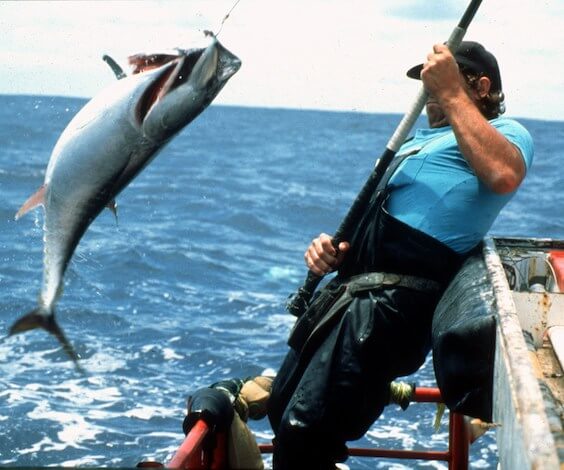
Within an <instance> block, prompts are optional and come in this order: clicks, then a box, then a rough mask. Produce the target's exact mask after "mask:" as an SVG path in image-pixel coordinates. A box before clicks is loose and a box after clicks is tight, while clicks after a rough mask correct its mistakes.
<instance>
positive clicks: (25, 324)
mask: <svg viewBox="0 0 564 470" xmlns="http://www.w3.org/2000/svg"><path fill="white" fill-rule="evenodd" d="M36 328H42V329H44V330H45V331H47V332H49V333H51V334H52V335H53V336H54V337H55V338H57V340H58V341H59V343H60V344H61V346H62V348H63V351H64V352H65V353H66V354H67V356H68V357H69V359H70V360H71V361H73V363H74V365H75V367H76V369H77V370H78V371H80V372H84V370H83V369H82V367H81V366H80V364H79V362H78V361H79V359H80V358H79V356H78V354H77V353H76V351H75V350H74V348H73V346H72V344H71V343H70V342H69V340H68V339H67V337H66V336H65V333H64V332H63V330H62V329H61V327H60V326H59V325H58V324H57V321H56V320H55V312H54V311H52V310H47V309H46V308H45V307H37V308H36V309H34V310H32V311H31V312H29V313H26V314H25V315H24V316H22V317H20V318H19V319H18V320H16V321H15V322H14V323H13V324H12V326H11V327H10V330H9V332H8V335H9V336H13V335H16V334H18V333H24V332H26V331H30V330H35V329H36Z"/></svg>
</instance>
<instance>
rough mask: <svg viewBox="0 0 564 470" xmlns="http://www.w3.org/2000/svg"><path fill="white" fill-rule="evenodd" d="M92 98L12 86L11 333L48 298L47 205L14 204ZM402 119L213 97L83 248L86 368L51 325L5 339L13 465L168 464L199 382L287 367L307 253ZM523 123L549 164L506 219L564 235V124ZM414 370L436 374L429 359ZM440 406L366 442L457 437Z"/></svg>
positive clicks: (3, 207)
mask: <svg viewBox="0 0 564 470" xmlns="http://www.w3.org/2000/svg"><path fill="white" fill-rule="evenodd" d="M84 102H85V101H84V100H80V99H69V98H51V97H26V96H0V105H1V106H0V143H1V147H0V191H1V192H0V194H1V196H2V197H1V199H0V260H1V269H0V291H1V292H2V296H1V297H0V337H3V336H4V335H5V333H6V331H7V329H8V328H9V325H10V324H11V323H12V322H13V321H14V320H15V319H16V318H17V317H18V316H20V315H21V314H23V313H24V312H26V311H28V310H30V309H32V308H33V307H34V305H35V302H36V298H37V295H38V293H39V290H40V283H41V272H42V229H41V227H42V213H41V210H36V211H34V212H33V213H30V214H28V215H26V216H25V217H24V218H23V219H21V220H19V221H17V222H16V221H15V220H14V214H15V212H16V211H17V210H18V208H19V206H20V205H21V204H22V203H23V201H25V199H26V198H27V197H28V196H29V195H30V194H32V193H33V192H34V191H35V190H36V189H37V188H38V187H39V186H40V185H41V184H42V182H43V176H44V171H45V168H46V165H47V162H48V160H49V156H50V152H51V150H52V148H53V145H54V144H55V142H56V140H57V138H58V136H59V134H60V132H61V131H62V130H63V129H64V127H65V125H66V124H67V123H68V121H69V120H70V119H71V118H72V116H73V115H74V114H75V113H76V111H77V110H78V109H79V108H80V107H81V106H82V105H83V104H84ZM400 118H401V116H399V115H382V114H362V113H342V112H341V113H336V112H318V111H306V110H281V109H258V108H242V107H222V106H211V107H210V108H209V109H208V110H206V111H205V112H204V113H203V115H201V116H200V117H199V118H198V119H197V120H196V121H195V122H193V123H192V124H191V125H190V126H188V127H187V128H186V129H185V130H184V131H183V132H182V133H181V134H180V135H178V136H177V137H176V138H175V139H174V140H173V141H172V142H171V143H170V144H169V145H168V147H167V148H166V149H165V150H164V151H163V152H162V153H161V154H160V155H159V156H158V157H157V158H156V160H155V161H154V162H153V163H152V164H151V165H150V166H149V167H148V168H147V169H146V170H145V171H144V172H143V173H142V174H141V175H140V176H139V177H138V178H137V179H136V180H135V181H133V183H132V184H131V185H130V186H129V187H128V188H126V189H125V190H124V192H123V193H122V194H121V195H120V196H119V198H118V210H119V215H118V220H117V221H116V219H115V218H114V216H113V214H111V213H110V212H109V211H105V212H104V213H102V214H101V215H100V216H99V217H98V219H97V220H96V221H95V222H94V223H93V224H92V226H91V227H90V229H89V230H88V232H87V233H86V235H85V236H84V237H83V239H82V240H81V242H80V244H79V246H78V249H77V251H76V252H75V255H74V258H73V260H72V262H71V264H70V266H69V269H68V271H67V274H66V284H65V292H64V294H63V296H62V298H61V300H60V302H59V304H58V310H57V315H58V319H59V323H60V325H61V326H62V327H63V328H64V330H65V331H66V333H67V336H68V337H69V339H70V340H71V341H72V343H73V344H74V345H75V347H76V349H77V351H78V352H79V354H80V355H81V357H82V358H83V359H82V365H83V367H84V368H85V369H86V370H87V374H86V375H84V376H83V375H79V374H77V373H76V371H75V370H74V368H73V366H72V364H71V363H70V362H69V361H67V359H66V357H65V355H64V354H63V353H62V351H61V350H60V348H59V347H58V345H57V343H56V342H55V340H54V339H53V338H51V337H50V336H48V335H47V334H45V333H44V332H42V331H34V332H30V333H28V334H26V335H19V336H16V337H13V338H8V339H6V340H5V341H3V342H2V343H0V465H2V466H16V465H17V466H35V465H38V466H39V465H41V466H43V465H65V466H70V465H79V466H105V467H118V466H121V467H131V466H135V465H136V463H137V462H139V461H141V460H159V461H163V462H166V461H167V460H168V459H169V458H170V457H171V455H172V454H173V452H174V450H175V449H176V448H177V446H178V445H179V444H180V442H181V441H182V438H183V434H182V429H181V424H182V420H183V418H184V410H185V403H186V397H187V396H188V395H189V393H190V392H191V391H193V390H195V389H197V388H199V387H203V386H207V385H210V384H211V383H213V382H215V381H218V380H221V379H226V378H232V377H246V376H250V375H255V374H260V373H261V372H263V371H264V370H265V369H271V370H276V368H277V367H278V365H279V364H280V362H281V361H282V358H283V356H284V354H285V351H286V338H287V335H288V332H289V330H290V328H291V326H292V323H293V318H292V317H291V316H290V315H289V314H287V313H286V312H285V310H284V304H285V301H286V298H287V296H288V295H289V294H290V293H292V292H293V291H294V290H295V289H296V288H297V287H298V286H299V285H300V284H301V282H302V280H303V278H304V276H305V274H306V271H305V268H304V266H303V251H304V249H305V247H306V246H307V244H308V243H309V241H310V240H311V238H312V237H314V236H315V235H317V234H318V233H319V232H321V231H324V232H327V233H332V232H333V231H334V230H335V229H336V227H337V226H338V225H339V223H340V221H341V219H342V217H343V216H344V214H345V213H346V211H347V209H348V208H349V206H350V203H351V202H352V200H353V199H354V197H355V195H356V193H357V191H358V190H359V189H360V187H361V186H362V184H363V183H364V181H365V179H366V177H367V176H368V174H369V172H370V169H371V168H372V166H373V164H374V160H375V158H377V157H378V155H379V154H380V153H381V151H382V149H383V147H384V145H385V143H386V142H387V139H388V138H389V136H390V135H391V133H392V131H393V129H394V128H395V127H396V125H397V124H398V122H399V120H400ZM520 121H521V122H523V123H524V124H525V125H526V126H527V127H528V128H529V130H530V131H531V133H532V134H533V137H534V139H535V143H536V157H535V162H534V166H533V168H532V170H531V172H530V174H529V175H528V178H527V180H526V182H525V183H524V185H523V186H522V188H521V190H520V191H519V193H518V194H517V195H516V197H515V198H514V199H513V200H512V201H511V203H510V204H509V205H508V206H507V207H506V209H505V210H504V211H503V213H502V214H501V215H500V217H499V219H498V220H497V222H496V224H495V226H494V227H493V228H492V233H493V234H496V235H517V236H537V237H557V238H564V217H563V216H562V215H563V207H564V200H563V192H562V188H563V187H564V184H563V183H564V176H563V174H564V173H563V172H562V171H561V168H562V163H561V158H562V157H561V155H560V154H561V152H562V149H563V148H564V123H562V122H545V121H535V120H520ZM422 125H424V122H423V121H422ZM400 347H401V345H398V351H399V348H400ZM398 351H390V354H391V355H393V354H396V353H398ZM409 381H416V382H417V383H418V384H419V385H422V386H433V385H434V378H433V372H432V367H431V365H430V363H429V361H428V362H427V363H426V365H425V366H424V367H423V368H422V369H421V370H420V371H419V372H418V373H417V374H416V375H415V376H414V377H410V378H409ZM434 417H435V408H434V405H412V406H411V407H410V408H409V409H408V410H407V411H405V412H404V411H401V410H400V409H399V407H393V406H392V407H389V408H388V409H387V410H386V412H385V414H384V415H383V416H382V417H381V419H380V420H378V421H377V422H376V423H375V424H374V426H373V427H372V429H371V430H370V431H369V432H368V433H367V435H366V436H365V438H364V439H362V440H361V441H360V442H359V443H355V444H358V445H369V444H376V445H378V446H381V447H388V448H408V449H430V448H433V449H441V450H444V449H446V436H447V424H446V418H443V422H442V426H441V428H440V430H439V431H438V432H437V433H435V432H434V430H433V420H434ZM251 427H252V429H253V430H254V431H255V432H256V434H257V436H258V438H259V440H260V441H261V442H265V441H268V440H269V438H270V437H271V436H272V433H271V431H270V430H269V427H268V423H267V421H266V420H263V421H257V422H251ZM348 464H349V465H350V467H351V469H353V470H357V469H365V468H383V469H409V468H429V467H430V468H446V465H445V464H443V463H439V462H421V461H419V462H418V461H397V460H385V459H383V460H379V461H378V462H377V463H376V464H375V463H374V462H371V461H370V460H366V459H361V458H357V459H349V461H348ZM495 466H496V448H495V439H494V436H493V434H492V435H486V436H484V437H482V438H481V439H480V440H479V441H477V442H476V443H475V444H474V445H473V446H472V448H471V468H486V469H487V468H492V469H493V468H495Z"/></svg>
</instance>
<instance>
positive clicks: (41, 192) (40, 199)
mask: <svg viewBox="0 0 564 470" xmlns="http://www.w3.org/2000/svg"><path fill="white" fill-rule="evenodd" d="M44 200H45V185H42V186H41V187H40V188H39V189H38V190H37V191H36V192H35V193H34V194H33V195H32V196H31V197H30V198H29V199H28V200H27V201H25V202H24V203H23V206H22V207H20V210H19V211H18V212H17V213H16V220H18V219H19V218H20V217H21V216H22V215H25V214H27V213H28V212H29V211H30V210H32V209H35V208H36V207H37V206H42V205H43V204H44Z"/></svg>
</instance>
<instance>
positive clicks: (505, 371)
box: [483, 238, 564, 470]
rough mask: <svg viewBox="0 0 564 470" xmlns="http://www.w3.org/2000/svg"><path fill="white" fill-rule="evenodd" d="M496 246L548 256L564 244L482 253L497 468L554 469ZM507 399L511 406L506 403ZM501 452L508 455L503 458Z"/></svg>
mask: <svg viewBox="0 0 564 470" xmlns="http://www.w3.org/2000/svg"><path fill="white" fill-rule="evenodd" d="M497 244H499V245H503V246H509V247H512V248H519V247H522V248H527V249H529V250H530V249H545V250H546V249H549V248H554V249H562V248H564V242H555V241H553V240H550V239H526V238H495V239H494V238H486V239H484V248H483V256H484V260H485V263H486V269H487V271H488V276H489V278H490V282H491V285H492V289H493V293H494V298H495V305H496V308H495V312H496V317H497V329H496V330H497V333H496V336H497V337H496V357H495V364H496V366H495V377H494V400H493V402H494V410H493V412H494V421H496V422H497V423H498V424H500V425H501V426H500V427H498V430H497V441H498V452H499V456H500V464H501V468H508V469H509V468H510V469H512V470H513V469H519V468H523V469H532V468H539V469H540V468H542V469H545V470H549V469H558V468H559V462H558V455H557V452H556V444H555V441H554V437H553V435H552V433H551V431H550V428H549V425H548V419H547V415H546V409H545V405H544V400H543V397H542V393H541V390H540V387H539V384H538V380H537V377H536V375H535V373H534V370H533V366H532V364H531V362H530V360H529V352H528V348H527V345H526V343H525V339H524V337H523V331H522V329H521V325H520V322H519V317H518V314H517V309H516V306H515V302H514V300H513V297H512V294H511V290H510V287H509V283H508V281H507V277H506V275H505V270H504V268H503V265H502V263H501V259H500V256H499V254H498V252H497ZM507 394H509V398H510V400H511V403H507V398H508V396H507ZM508 407H509V408H508ZM515 433H519V434H520V438H521V443H522V444H523V445H522V446H520V445H519V443H516V442H514V441H513V439H511V437H514V435H515ZM505 448H507V449H508V450H509V449H511V452H509V451H508V453H507V455H506V454H505V452H504V449H505ZM507 460H510V462H508V461H507Z"/></svg>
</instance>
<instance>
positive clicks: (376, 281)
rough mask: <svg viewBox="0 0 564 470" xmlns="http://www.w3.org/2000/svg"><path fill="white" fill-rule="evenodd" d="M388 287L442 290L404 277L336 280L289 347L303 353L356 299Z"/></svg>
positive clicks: (317, 301)
mask: <svg viewBox="0 0 564 470" xmlns="http://www.w3.org/2000/svg"><path fill="white" fill-rule="evenodd" d="M387 287H405V288H407V289H413V290H417V291H423V292H430V293H432V292H439V291H440V290H441V288H442V287H441V284H440V283H439V282H436V281H433V280H430V279H425V278H422V277H417V276H410V275H405V274H393V273H382V272H372V273H364V274H357V275H355V276H352V277H350V278H348V279H344V280H340V279H339V278H335V279H334V280H333V281H331V282H330V283H329V284H328V285H327V286H326V287H325V288H324V289H323V291H321V293H320V294H319V295H318V296H317V298H316V299H315V300H314V301H313V302H312V304H311V305H310V306H309V308H308V309H307V310H306V311H305V312H304V313H303V315H301V316H300V317H299V318H298V319H297V320H296V323H295V324H294V328H293V329H292V332H291V333H290V337H289V339H288V345H289V346H290V347H292V348H293V349H294V350H296V351H303V350H304V348H305V347H306V346H307V345H308V344H309V343H310V342H311V339H312V338H313V337H316V336H318V334H319V333H320V332H322V331H323V330H325V329H326V328H327V327H328V326H330V325H331V324H333V323H334V322H335V321H338V319H339V318H340V317H341V315H342V313H343V312H344V311H345V309H346V307H347V306H348V305H349V304H350V303H351V302H352V301H353V299H354V298H355V297H358V296H359V295H361V294H362V293H364V292H368V291H372V290H377V289H382V288H387Z"/></svg>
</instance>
